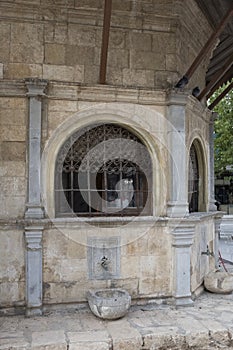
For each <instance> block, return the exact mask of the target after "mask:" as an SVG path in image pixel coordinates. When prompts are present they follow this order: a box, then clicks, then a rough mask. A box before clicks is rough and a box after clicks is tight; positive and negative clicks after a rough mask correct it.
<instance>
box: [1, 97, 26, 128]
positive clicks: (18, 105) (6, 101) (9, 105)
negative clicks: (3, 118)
mask: <svg viewBox="0 0 233 350" xmlns="http://www.w3.org/2000/svg"><path fill="white" fill-rule="evenodd" d="M26 108H27V99H26V98H20V97H1V98H0V109H7V110H9V109H14V110H17V111H18V110H19V109H21V110H26ZM8 124H9V123H8Z"/></svg>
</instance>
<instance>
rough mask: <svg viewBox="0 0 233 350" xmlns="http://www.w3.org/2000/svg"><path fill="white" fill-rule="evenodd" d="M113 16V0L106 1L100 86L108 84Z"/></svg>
mask: <svg viewBox="0 0 233 350" xmlns="http://www.w3.org/2000/svg"><path fill="white" fill-rule="evenodd" d="M111 14H112V0H105V5H104V21H103V33H102V47H101V58H100V74H99V83H100V84H105V83H106V70H107V59H108V43H109V32H110V23H111Z"/></svg>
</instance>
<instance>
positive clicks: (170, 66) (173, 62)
mask: <svg viewBox="0 0 233 350" xmlns="http://www.w3.org/2000/svg"><path fill="white" fill-rule="evenodd" d="M166 70H168V71H173V72H174V71H177V56H176V55H175V54H166Z"/></svg>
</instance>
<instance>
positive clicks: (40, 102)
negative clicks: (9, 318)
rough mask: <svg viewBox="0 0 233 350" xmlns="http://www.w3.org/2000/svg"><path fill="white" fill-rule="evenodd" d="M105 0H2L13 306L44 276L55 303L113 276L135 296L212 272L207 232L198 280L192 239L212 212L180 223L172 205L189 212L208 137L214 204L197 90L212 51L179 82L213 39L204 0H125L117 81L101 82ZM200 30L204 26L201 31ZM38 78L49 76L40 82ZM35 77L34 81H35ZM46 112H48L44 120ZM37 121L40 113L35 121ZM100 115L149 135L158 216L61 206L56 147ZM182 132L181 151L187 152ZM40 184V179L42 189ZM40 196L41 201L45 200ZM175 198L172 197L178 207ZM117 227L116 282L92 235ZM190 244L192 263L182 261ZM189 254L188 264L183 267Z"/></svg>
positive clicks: (6, 290) (5, 191)
mask: <svg viewBox="0 0 233 350" xmlns="http://www.w3.org/2000/svg"><path fill="white" fill-rule="evenodd" d="M103 3H104V2H103V1H100V0H67V1H66V2H65V5H64V1H58V0H56V1H55V2H54V1H52V0H51V1H50V0H49V1H45V0H41V1H40V4H38V1H37V0H35V1H33V0H31V1H30V0H28V1H27V0H18V1H16V2H12V1H1V2H0V11H1V13H2V17H1V23H0V46H1V48H2V49H1V51H0V78H1V80H0V126H1V133H0V155H1V167H0V190H1V191H0V196H1V209H0V235H1V242H2V244H1V254H0V256H1V261H2V262H3V263H2V264H1V268H0V276H1V292H2V293H1V295H2V296H3V297H2V304H1V307H3V308H8V307H17V306H24V305H25V304H27V306H28V305H29V304H30V302H29V301H28V295H29V294H30V293H31V294H33V293H34V290H35V291H36V295H33V297H36V298H39V299H40V292H41V290H40V287H41V281H42V283H43V293H44V294H43V302H44V303H47V304H54V303H65V302H83V301H85V293H86V290H87V289H88V288H90V287H92V286H95V287H97V286H100V287H101V286H106V287H109V286H110V285H111V283H112V284H113V285H115V286H121V287H123V288H125V289H127V290H129V291H130V293H131V294H132V296H133V297H134V298H154V297H155V298H158V297H175V298H180V295H179V293H178V291H177V290H178V289H179V288H180V286H181V284H180V283H181V277H182V274H183V273H184V274H186V275H187V276H188V287H187V285H186V286H185V288H184V292H183V291H181V298H182V295H183V297H184V299H188V300H189V299H190V295H191V294H190V293H191V291H192V292H194V291H195V290H196V288H198V287H199V286H200V284H201V282H202V277H203V275H202V272H196V270H195V266H196V264H197V265H198V264H200V258H201V257H200V255H199V253H198V246H199V245H200V242H199V240H198V238H196V239H195V240H194V248H193V251H192V252H193V257H192V261H191V267H192V281H191V287H192V288H191V290H190V286H189V277H190V269H189V264H190V255H189V250H190V247H191V245H192V240H193V235H194V232H195V237H199V232H200V230H201V228H200V227H199V226H198V225H199V224H200V219H192V218H191V219H190V220H191V223H188V224H187V225H186V224H182V225H183V226H182V225H181V226H182V227H181V228H180V227H179V224H180V222H179V223H178V224H174V223H171V222H170V221H169V220H170V219H168V217H167V216H169V215H170V216H172V215H173V214H174V215H175V216H179V218H180V219H181V221H182V220H183V218H184V216H185V215H186V214H187V172H188V155H189V149H190V146H191V144H192V142H193V141H194V140H198V142H199V145H200V152H201V154H202V155H203V162H202V166H203V169H204V170H203V180H204V181H203V190H204V192H203V193H204V195H203V205H202V208H203V210H204V211H206V210H207V208H208V202H209V190H208V186H207V182H208V177H209V165H208V161H207V159H208V155H209V144H208V137H209V134H208V130H209V129H208V118H209V114H208V112H207V111H206V109H205V107H203V106H202V105H201V104H200V103H199V102H198V101H197V100H196V99H195V98H194V97H192V96H189V94H190V91H191V90H192V88H193V87H194V86H195V85H199V87H202V86H203V84H204V72H205V69H206V62H207V61H208V58H207V59H206V61H205V62H203V63H202V65H200V67H199V68H198V70H197V72H196V73H195V74H194V76H193V78H192V80H191V81H190V83H189V85H188V87H187V89H185V91H181V92H180V91H175V90H174V89H172V87H173V86H174V84H175V83H176V82H177V80H178V79H179V78H180V77H181V76H182V75H183V74H184V73H185V71H186V70H187V69H188V67H189V66H190V64H191V63H192V61H193V59H194V58H195V57H196V55H197V53H198V52H199V50H200V49H201V47H202V46H203V44H204V43H205V41H206V37H208V36H209V34H210V33H211V30H210V27H209V25H208V24H207V21H206V19H205V18H204V16H203V15H202V13H201V12H200V10H199V9H198V7H197V5H196V3H195V2H194V1H193V0H192V1H188V0H185V1H179V0H161V1H158V0H156V1H155V0H150V1H131V0H129V1H128V0H118V1H116V2H113V14H112V26H111V32H110V45H109V57H108V66H107V85H105V86H101V85H98V75H99V65H100V51H101V40H102V39H101V36H102V20H103ZM195 30H197V31H198V36H194V35H192V33H193V32H194V31H195ZM197 37H198V40H197V39H196V38H197ZM28 78H39V79H45V81H41V80H38V79H33V80H32V81H31V80H30V79H29V80H28ZM37 83H38V84H40V85H41V86H40V92H39V93H38V91H37V85H36V84H37ZM30 84H31V85H32V86H34V87H32V86H31V87H29V85H30ZM38 118H41V123H40V122H39V123H37V122H38V120H39V119H38ZM31 121H34V122H35V123H34V125H33V127H30V122H31ZM96 121H99V122H106V121H107V122H115V123H118V124H120V125H123V126H125V127H129V128H130V130H132V131H133V132H135V133H136V134H137V135H140V137H141V139H142V141H143V142H144V143H145V145H146V146H147V147H148V149H149V152H150V154H151V156H152V160H153V170H154V177H153V189H152V192H153V206H152V207H153V212H152V215H151V217H150V218H146V219H145V218H144V219H142V218H139V219H138V222H137V221H135V223H134V224H132V225H131V226H129V227H128V231H127V235H126V234H124V235H123V234H122V232H121V228H119V225H118V224H116V225H115V226H114V225H113V226H112V227H111V228H106V227H105V228H104V229H103V227H102V226H103V222H102V223H101V224H100V223H98V225H96V226H93V225H91V224H90V223H89V224H87V226H84V224H83V222H81V221H80V220H78V219H76V220H73V221H72V220H70V221H69V220H67V219H66V220H65V219H57V218H55V216H56V215H55V206H54V168H55V162H56V155H57V153H58V151H59V149H60V147H61V146H62V145H63V143H64V142H65V140H66V139H67V138H68V137H69V136H70V135H71V134H72V133H73V132H75V131H76V130H78V129H79V128H82V127H83V126H85V125H87V124H91V123H94V122H96ZM36 123H37V124H38V125H36V126H35V124H36ZM34 127H35V129H36V128H37V129H36V133H35V134H34V131H35V130H34ZM171 134H172V135H173V136H174V137H173V136H171ZM178 134H179V137H177V138H176V136H177V135H178ZM180 135H181V137H180ZM40 137H41V142H40ZM172 137H173V138H172ZM35 139H36V140H37V144H36V152H35V149H34V146H35V144H34V143H33V142H34V141H35ZM178 139H179V142H178V143H176V141H177V140H178ZM177 144H178V146H179V147H181V148H180V149H181V153H179V152H177V149H176V146H177ZM174 145H175V147H173V146H174ZM30 152H31V153H30ZM33 152H34V155H36V157H40V153H41V168H40V164H39V161H38V162H37V161H35V160H34V161H33V157H32V153H33ZM174 159H175V161H174V162H173V160H174ZM176 162H177V163H176ZM177 164H178V168H179V173H177V170H176V165H177ZM40 170H41V171H40ZM177 184H178V185H177ZM29 185H30V186H32V187H33V186H34V189H35V190H36V194H34V192H33V191H30V186H29ZM176 187H178V188H179V189H180V191H177V190H176ZM177 193H178V194H177ZM40 194H41V199H40ZM30 195H31V197H30ZM177 196H178V197H177ZM38 198H39V202H40V203H37V202H36V203H34V202H33V201H34V200H35V199H38ZM30 200H31V203H30ZM177 203H178V204H177ZM30 204H33V205H34V209H35V210H36V209H38V206H39V207H40V208H39V209H40V212H38V211H37V214H38V216H37V217H36V218H37V219H36V220H35V217H33V215H32V214H33V211H32V212H31V214H30V215H31V216H30V215H29V214H28V216H27V215H26V216H25V211H26V209H28V208H29V207H30ZM36 206H37V207H36ZM168 206H169V208H172V209H171V210H170V211H169V210H168ZM43 208H44V209H45V213H44V214H45V215H44V216H43V215H42V213H43V210H42V209H43ZM35 212H36V211H34V213H35ZM40 215H41V216H40ZM158 218H159V219H158ZM209 220H210V222H209V223H206V224H203V225H204V226H205V225H206V226H205V227H207V228H206V230H207V231H208V232H209V233H208V240H212V236H211V234H212V233H213V231H214V228H213V224H212V221H211V220H213V219H209ZM110 221H111V220H110ZM106 222H107V221H106ZM106 222H105V225H106ZM101 225H102V226H101ZM174 225H175V226H174ZM190 225H191V226H190ZM196 225H197V226H198V227H196ZM211 225H212V226H211ZM173 226H174V227H173ZM123 227H124V225H123ZM142 227H144V228H145V227H146V230H145V234H143V235H140V237H137V239H136V240H135V239H133V235H134V234H135V232H137V229H138V228H142ZM195 227H196V229H195ZM113 229H115V231H116V234H115V235H116V236H120V237H121V249H120V263H119V264H120V269H119V275H118V277H117V278H116V279H113V280H112V282H110V281H109V280H108V281H104V280H92V279H91V278H90V276H89V271H88V269H89V265H88V264H90V263H89V256H88V247H87V242H88V239H89V237H95V236H100V237H101V236H108V237H109V236H112V235H113V232H112V231H113ZM143 230H144V229H143ZM143 230H142V231H143ZM176 230H178V231H176ZM24 231H26V234H25V232H24ZM143 232H144V231H143ZM174 232H175V233H174ZM183 236H185V238H184V241H182V239H183V238H182V237H183ZM25 237H26V239H25ZM34 238H35V240H34ZM41 239H42V240H41ZM182 244H184V245H185V248H184V250H185V251H184V252H182V249H183V248H182V247H183V246H182ZM33 252H36V254H37V255H36V257H35V256H34V257H33V254H34V253H33ZM183 253H184V255H185V258H184V259H186V260H185V264H182V254H183ZM42 256H43V266H42V267H43V277H42V280H41V279H40V273H41V271H42V270H41V266H40V261H41V258H42ZM33 259H35V260H33ZM36 259H37V260H36ZM195 259H196V260H195ZM25 261H26V263H25ZM35 261H36V263H35ZM38 261H39V263H38ZM34 263H35V265H36V267H35V270H33V266H34V265H33V264H34ZM186 263H187V264H186ZM30 264H31V265H30ZM177 266H181V268H180V270H179V273H178V272H177ZM198 266H199V265H198ZM205 266H207V265H205ZM30 268H31V270H30ZM182 269H186V270H182ZM206 269H207V270H208V266H207V267H206ZM29 270H30V271H29ZM207 270H206V271H207ZM198 271H199V270H198ZM25 274H27V276H26V277H25ZM174 276H176V277H177V278H176V279H174ZM33 277H35V285H33V283H34V281H32V282H30V281H31V280H33ZM37 277H38V278H37ZM36 278H37V279H36ZM30 279H31V280H30ZM177 281H178V282H177ZM30 283H31V284H30ZM182 293H183V294H182ZM37 306H38V307H41V305H40V304H38V305H37Z"/></svg>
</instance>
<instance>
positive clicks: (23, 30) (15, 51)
mask: <svg viewBox="0 0 233 350" xmlns="http://www.w3.org/2000/svg"><path fill="white" fill-rule="evenodd" d="M42 42H43V26H42V25H41V24H35V23H33V24H31V23H12V25H11V54H10V60H11V62H28V63H42V62H43V59H44V50H43V44H42ZM28 43H30V45H28Z"/></svg>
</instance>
